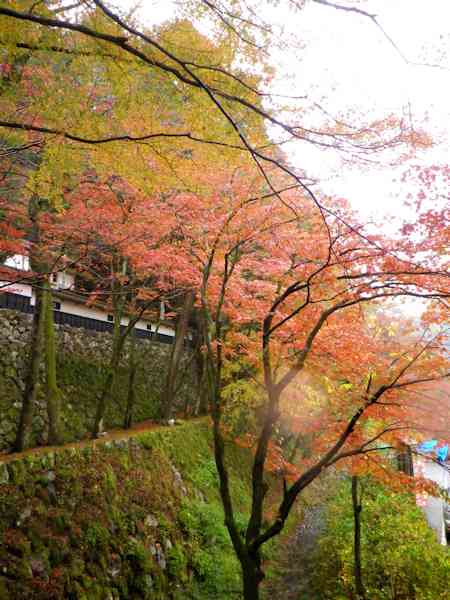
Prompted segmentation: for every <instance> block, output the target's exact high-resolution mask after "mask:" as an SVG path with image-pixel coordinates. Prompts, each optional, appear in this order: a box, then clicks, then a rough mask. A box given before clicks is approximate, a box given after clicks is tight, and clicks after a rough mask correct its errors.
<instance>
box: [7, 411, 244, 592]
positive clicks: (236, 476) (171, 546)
mask: <svg viewBox="0 0 450 600" xmlns="http://www.w3.org/2000/svg"><path fill="white" fill-rule="evenodd" d="M227 455H228V462H229V465H230V469H231V473H232V489H233V495H234V497H235V498H236V500H237V502H238V507H239V509H240V510H241V511H242V512H244V511H245V510H246V507H247V506H248V502H249V490H248V489H247V488H246V486H245V483H244V482H246V481H248V475H249V469H250V458H251V457H250V455H249V453H248V452H247V451H246V450H244V449H242V448H239V447H236V446H234V445H231V444H230V446H229V447H228V449H227ZM237 518H238V520H239V519H240V518H241V517H240V515H239V514H238V515H237ZM239 588H240V570H239V566H238V564H237V562H236V560H235V558H234V555H233V552H232V549H231V546H230V542H229V539H228V534H227V532H226V529H225V527H224V525H223V515H222V509H221V504H220V499H219V496H218V490H217V479H216V472H215V465H214V460H213V455H212V447H211V435H210V428H209V425H208V423H207V422H206V420H198V421H194V422H187V423H183V424H181V425H177V426H175V427H171V428H169V427H161V428H157V429H151V430H148V431H136V432H133V434H132V435H130V436H129V437H120V436H117V437H115V438H114V439H109V440H105V441H102V442H101V443H96V444H93V443H88V444H80V445H78V446H68V447H63V448H61V449H55V450H51V451H48V452H38V453H29V454H26V455H25V456H21V457H18V458H17V457H16V458H15V459H14V460H7V461H4V462H3V463H1V464H0V600H13V599H14V600H15V599H25V598H26V599H27V600H28V599H29V600H44V599H45V600H57V599H58V600H59V599H63V598H64V599H69V600H121V599H130V600H131V599H136V600H137V599H140V600H141V599H144V600H145V599H150V598H151V599H155V600H158V599H163V598H164V599H165V598H173V599H181V598H183V599H184V598H186V599H189V598H193V599H198V600H201V599H214V598H217V599H220V600H227V599H230V600H231V599H234V598H239Z"/></svg>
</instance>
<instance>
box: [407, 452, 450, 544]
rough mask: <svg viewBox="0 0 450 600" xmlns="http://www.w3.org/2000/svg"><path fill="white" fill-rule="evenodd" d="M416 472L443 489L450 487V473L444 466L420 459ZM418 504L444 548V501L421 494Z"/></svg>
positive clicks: (445, 539) (416, 463)
mask: <svg viewBox="0 0 450 600" xmlns="http://www.w3.org/2000/svg"><path fill="white" fill-rule="evenodd" d="M447 464H448V463H447ZM414 470H415V473H416V474H417V475H420V476H422V477H425V478H426V479H429V480H430V481H434V482H435V483H437V484H438V485H439V487H441V488H443V489H448V488H449V487H450V473H449V472H448V470H447V469H446V468H445V467H444V466H443V465H440V464H438V463H435V462H433V461H430V460H427V459H426V458H425V457H420V458H417V459H416V460H415V464H414ZM417 503H418V504H419V506H420V507H421V508H422V510H423V511H424V513H425V516H426V518H427V521H428V524H429V525H430V527H431V528H432V529H433V530H434V532H435V533H436V537H437V539H438V541H439V542H440V543H441V544H442V545H443V546H445V545H447V538H446V533H445V523H444V501H443V500H442V499H441V498H436V497H434V496H430V495H428V494H420V496H419V497H418V498H417Z"/></svg>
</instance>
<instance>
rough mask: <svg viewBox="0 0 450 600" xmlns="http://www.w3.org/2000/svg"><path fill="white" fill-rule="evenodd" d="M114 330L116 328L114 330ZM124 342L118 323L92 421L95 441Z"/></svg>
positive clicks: (100, 428) (99, 430) (100, 427)
mask: <svg viewBox="0 0 450 600" xmlns="http://www.w3.org/2000/svg"><path fill="white" fill-rule="evenodd" d="M115 329H116V328H115ZM124 342H125V338H124V336H123V335H122V334H121V332H120V321H119V334H118V336H117V337H116V334H114V340H113V351H112V355H111V358H110V361H109V365H108V370H107V373H106V379H105V383H104V384H103V389H102V391H101V394H100V397H99V400H98V403H97V410H96V413H95V420H94V428H93V431H92V437H93V438H94V439H95V438H97V437H98V434H99V433H100V432H101V430H102V421H103V417H104V416H105V410H106V406H107V404H108V400H109V397H110V395H111V392H112V389H113V385H114V380H115V376H116V372H117V369H118V367H119V362H120V357H121V356H122V349H123V345H124Z"/></svg>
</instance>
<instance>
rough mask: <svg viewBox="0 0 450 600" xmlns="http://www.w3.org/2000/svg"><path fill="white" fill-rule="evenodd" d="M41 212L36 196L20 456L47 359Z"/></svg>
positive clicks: (31, 214)
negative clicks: (33, 276) (41, 369)
mask: <svg viewBox="0 0 450 600" xmlns="http://www.w3.org/2000/svg"><path fill="white" fill-rule="evenodd" d="M40 210H41V209H40V202H39V199H38V198H37V197H36V196H33V197H31V198H30V201H29V205H28V216H29V218H30V221H31V228H30V251H29V258H30V267H31V270H32V271H34V272H35V273H36V274H37V278H36V281H35V282H34V283H33V284H32V289H33V293H34V299H35V305H34V314H33V323H32V326H31V336H30V343H29V355H28V364H27V369H26V373H25V388H24V391H23V396H22V408H21V411H20V415H19V423H18V427H17V433H16V438H15V441H14V444H13V447H12V448H13V451H17V452H20V451H22V450H24V448H26V447H27V446H28V445H29V438H30V434H31V425H32V420H33V409H34V405H35V404H36V396H37V392H38V386H39V367H40V365H41V362H42V358H43V355H42V349H43V337H44V318H43V311H42V281H41V278H40V277H39V273H41V272H42V271H43V270H45V269H43V265H42V258H41V254H40V251H39V246H40V241H41V231H40V223H39V216H40Z"/></svg>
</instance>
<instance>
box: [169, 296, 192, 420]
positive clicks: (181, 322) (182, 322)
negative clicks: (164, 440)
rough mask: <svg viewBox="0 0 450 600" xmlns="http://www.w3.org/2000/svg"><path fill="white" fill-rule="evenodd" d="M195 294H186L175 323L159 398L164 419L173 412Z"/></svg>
mask: <svg viewBox="0 0 450 600" xmlns="http://www.w3.org/2000/svg"><path fill="white" fill-rule="evenodd" d="M194 301H195V293H194V291H192V290H189V291H188V292H186V295H185V297H184V303H183V308H182V310H181V314H180V317H179V319H178V322H177V326H176V331H175V341H174V344H173V346H172V352H171V354H170V361H169V367H168V369H167V377H166V384H165V386H164V391H163V394H162V398H161V405H162V414H163V417H164V419H170V418H171V416H172V412H173V406H174V400H175V389H176V387H175V384H176V379H177V374H178V371H179V367H180V362H181V357H182V356H183V350H184V342H185V339H186V335H187V332H188V325H189V319H190V316H191V313H192V309H193V308H194Z"/></svg>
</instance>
